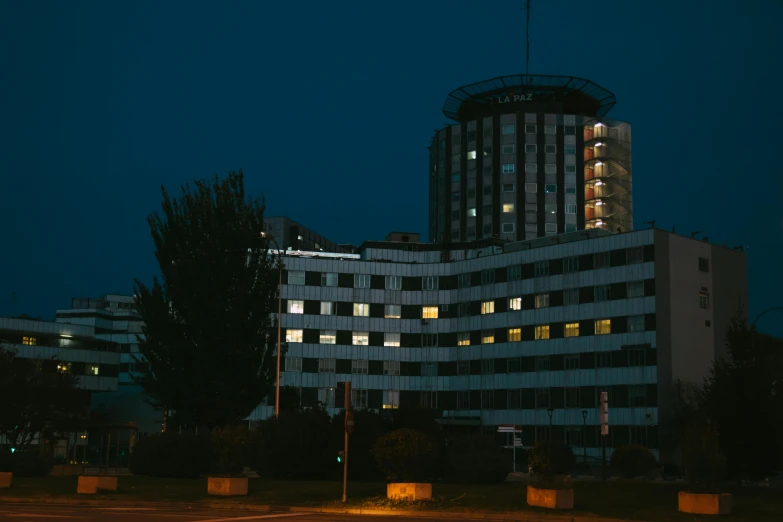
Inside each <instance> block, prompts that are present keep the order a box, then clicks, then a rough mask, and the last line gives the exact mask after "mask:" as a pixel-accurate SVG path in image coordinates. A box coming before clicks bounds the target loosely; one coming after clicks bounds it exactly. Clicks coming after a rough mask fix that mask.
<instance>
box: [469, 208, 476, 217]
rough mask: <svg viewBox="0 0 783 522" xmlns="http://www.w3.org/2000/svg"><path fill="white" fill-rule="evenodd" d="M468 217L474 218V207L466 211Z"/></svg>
mask: <svg viewBox="0 0 783 522" xmlns="http://www.w3.org/2000/svg"><path fill="white" fill-rule="evenodd" d="M468 217H476V207H471V208H469V209H468Z"/></svg>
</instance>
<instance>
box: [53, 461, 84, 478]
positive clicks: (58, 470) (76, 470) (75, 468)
mask: <svg viewBox="0 0 783 522" xmlns="http://www.w3.org/2000/svg"><path fill="white" fill-rule="evenodd" d="M83 473H84V466H82V465H81V464H56V465H54V466H52V471H51V472H49V475H50V476H52V477H71V476H73V475H81V474H83Z"/></svg>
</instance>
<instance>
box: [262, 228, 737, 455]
mask: <svg viewBox="0 0 783 522" xmlns="http://www.w3.org/2000/svg"><path fill="white" fill-rule="evenodd" d="M285 264H286V272H285V274H284V285H283V288H282V299H283V312H284V313H283V318H282V326H283V328H284V329H285V334H284V335H285V339H286V342H287V343H288V350H287V354H286V359H285V366H284V368H285V372H284V373H283V376H282V384H283V385H284V386H287V387H290V388H287V390H288V391H290V390H294V391H295V392H294V395H295V397H296V399H295V400H296V401H299V403H300V404H301V405H302V406H317V405H319V404H320V405H321V406H323V407H325V408H327V409H328V410H329V411H330V412H331V413H336V412H337V409H336V408H337V407H338V406H339V397H337V396H336V389H337V388H338V383H340V382H343V381H348V380H350V381H352V387H353V405H354V406H355V407H357V408H369V409H375V410H379V411H391V410H395V409H397V408H420V407H423V408H434V409H437V410H439V411H440V412H441V416H442V422H444V423H445V424H450V423H451V424H460V425H463V426H464V425H474V426H476V427H479V428H478V429H485V430H487V431H490V432H493V431H494V430H495V426H496V425H498V424H519V425H522V426H523V428H522V429H523V431H522V439H523V443H524V444H525V445H531V444H533V443H535V442H536V441H537V440H547V439H548V438H549V426H550V417H549V414H550V413H551V414H552V418H551V423H552V426H553V430H555V433H554V434H553V435H554V436H556V437H557V438H561V439H563V440H565V441H566V442H568V443H569V444H571V445H572V446H574V448H575V451H576V452H577V454H582V452H583V451H584V452H585V453H587V454H589V455H592V456H598V455H600V451H601V450H600V442H599V437H598V436H597V434H598V423H599V412H598V400H599V395H600V393H601V392H602V391H606V392H608V393H609V405H610V409H611V415H610V419H611V421H610V424H611V425H610V439H609V453H611V451H612V450H611V448H612V447H616V446H618V445H620V444H626V443H639V444H643V445H646V446H648V447H650V448H652V449H653V450H655V451H657V450H658V449H659V444H658V428H659V425H660V424H661V419H664V418H665V416H666V413H667V410H666V405H667V401H668V399H669V392H670V390H671V386H672V384H673V382H674V381H675V380H677V379H683V380H686V381H699V380H700V379H701V378H702V377H703V376H704V375H706V373H707V371H708V369H709V365H710V363H711V361H712V360H713V358H714V357H715V356H716V354H720V353H721V351H722V350H723V339H724V334H725V332H726V329H727V327H728V325H729V322H730V318H731V317H732V315H733V314H734V313H735V312H736V311H737V306H738V303H745V302H746V301H747V285H746V279H745V255H744V253H742V252H740V251H737V250H732V249H728V248H725V247H720V246H716V245H712V244H710V243H707V242H705V241H700V240H696V239H691V238H687V237H682V236H679V235H675V234H672V233H668V232H665V231H662V230H657V229H647V230H639V231H635V232H628V233H622V234H616V233H611V232H608V231H605V230H599V229H593V230H587V231H580V232H572V233H566V234H562V235H559V236H558V237H556V238H537V239H533V240H525V241H520V242H509V243H505V244H494V245H493V244H489V245H488V246H486V247H485V248H481V249H472V247H471V245H470V244H466V243H463V244H454V245H452V246H450V247H449V249H447V250H445V251H444V249H443V246H442V245H438V244H431V243H403V242H397V241H395V242H369V243H365V244H364V245H362V247H361V249H360V254H358V255H350V254H348V255H345V256H343V257H342V259H338V258H336V257H334V254H331V255H329V254H326V255H323V256H319V255H318V254H317V253H313V255H309V256H305V257H301V256H299V257H297V256H289V257H287V258H286V259H285ZM337 395H339V394H337ZM273 404H274V396H273V395H270V398H269V401H268V403H267V404H263V405H261V406H259V408H258V409H257V410H256V411H255V412H254V414H253V416H252V417H251V420H253V419H255V420H258V419H262V418H265V417H269V416H271V415H272V414H273ZM583 412H584V413H583ZM583 415H584V417H583ZM481 427H483V428H481Z"/></svg>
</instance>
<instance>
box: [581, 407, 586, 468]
mask: <svg viewBox="0 0 783 522" xmlns="http://www.w3.org/2000/svg"><path fill="white" fill-rule="evenodd" d="M586 431H587V410H582V464H585V463H586V462H587V438H586V437H585V432H586Z"/></svg>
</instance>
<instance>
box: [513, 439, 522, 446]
mask: <svg viewBox="0 0 783 522" xmlns="http://www.w3.org/2000/svg"><path fill="white" fill-rule="evenodd" d="M520 446H522V439H521V438H520V437H514V447H517V448H518V447H520Z"/></svg>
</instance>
